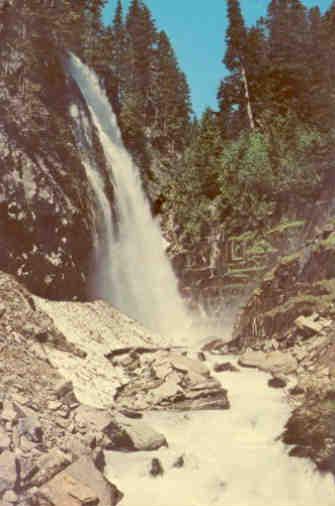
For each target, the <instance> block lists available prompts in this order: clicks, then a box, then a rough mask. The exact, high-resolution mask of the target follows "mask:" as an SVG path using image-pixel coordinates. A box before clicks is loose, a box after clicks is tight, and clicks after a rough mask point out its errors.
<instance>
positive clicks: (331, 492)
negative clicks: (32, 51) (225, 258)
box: [69, 56, 335, 506]
mask: <svg viewBox="0 0 335 506" xmlns="http://www.w3.org/2000/svg"><path fill="white" fill-rule="evenodd" d="M69 69H70V72H71V74H72V76H73V78H74V79H75V80H76V82H77V84H78V86H79V87H80V89H81V91H82V94H83V96H84V98H85V100H86V103H87V106H88V108H89V110H90V113H91V116H92V120H93V123H94V125H95V127H96V129H97V131H98V134H99V138H100V141H101V145H102V147H103V150H104V153H105V157H106V161H107V165H108V170H109V177H110V179H111V181H112V184H113V187H114V190H115V203H114V205H115V213H116V216H117V223H116V225H115V224H113V220H112V212H111V207H110V203H109V200H108V198H107V196H106V193H105V188H104V179H103V177H102V175H101V174H99V171H98V169H97V166H95V164H94V163H93V164H92V163H90V161H89V156H85V153H84V154H83V163H84V166H85V168H86V172H87V176H88V181H89V183H90V184H91V186H92V190H93V192H94V194H95V196H96V200H97V208H98V209H99V210H100V214H101V215H102V219H103V222H104V223H103V225H104V226H103V227H102V229H103V230H104V235H105V237H103V238H101V241H100V248H101V249H103V251H100V258H101V259H102V274H103V275H102V277H101V276H97V284H98V285H99V286H98V290H99V292H100V293H99V294H100V296H101V297H103V298H106V299H109V300H111V301H112V302H113V304H115V305H116V306H117V307H119V308H120V309H121V310H122V311H124V312H125V313H127V314H129V315H130V316H132V317H133V318H136V319H138V320H139V321H141V322H142V323H144V324H145V325H146V326H148V327H149V328H151V329H153V330H154V331H156V332H159V333H161V335H165V336H168V337H169V338H171V339H173V338H174V337H175V335H185V332H184V330H185V328H186V327H187V326H188V323H189V318H188V315H187V313H186V311H185V308H184V306H183V303H182V300H181V298H180V296H179V294H178V290H177V282H176V279H175V276H174V274H173V271H172V268H171V266H170V264H169V262H168V259H167V258H166V256H165V253H164V247H163V241H162V238H161V234H160V230H159V226H158V225H157V223H155V221H154V220H153V218H152V216H151V213H150V207H149V204H148V202H147V200H146V198H145V195H144V192H143V190H142V186H141V181H140V176H139V171H138V170H137V168H136V166H134V164H133V162H132V160H131V157H130V156H129V154H128V153H127V151H126V149H125V148H124V146H123V143H122V140H121V135H120V131H119V128H118V126H117V121H116V118H115V115H114V113H113V111H112V108H111V106H110V104H109V101H108V98H107V96H106V94H105V92H104V91H103V89H102V88H101V86H100V83H99V81H98V78H97V77H96V75H95V74H94V72H92V71H91V70H90V69H88V68H87V67H86V66H85V65H84V64H83V63H82V62H80V60H79V59H78V58H76V57H75V56H71V57H70V62H69ZM73 118H74V119H76V118H77V115H76V114H73ZM77 120H78V119H77ZM78 121H79V120H78ZM81 144H82V146H84V143H81ZM86 150H87V148H86ZM86 155H87V154H86ZM207 330H208V329H207ZM191 334H192V333H190V332H189V335H191ZM203 335H205V334H203ZM196 339H197V337H196V332H195V333H194V336H192V335H191V339H188V343H189V345H190V346H192V344H191V343H192V341H193V342H194V343H193V346H196V345H195V341H196ZM180 344H181V343H180ZM217 377H218V378H219V379H220V380H221V381H222V383H223V386H224V387H225V388H227V389H228V395H229V400H230V402H231V408H230V409H229V410H224V411H210V412H209V411H206V412H191V413H172V412H170V413H164V412H156V413H146V414H145V416H144V418H145V420H146V421H148V422H149V424H151V425H152V426H153V427H155V428H156V429H158V430H160V431H161V432H162V433H163V434H164V435H165V436H166V437H167V439H168V442H169V447H168V448H165V449H161V450H159V451H158V452H154V453H143V452H139V453H136V454H134V453H129V454H126V453H117V452H111V453H109V454H108V455H107V473H108V475H109V476H110V479H111V481H112V482H113V483H115V484H116V485H118V486H119V488H120V489H121V490H122V491H124V493H125V497H124V499H123V500H122V502H121V504H122V506H212V505H218V506H314V505H320V506H334V505H335V485H334V480H333V477H332V476H330V475H324V476H322V475H321V474H320V473H318V472H317V471H316V469H315V466H314V465H313V464H312V463H311V462H310V461H308V460H306V459H297V458H291V457H289V456H288V452H289V448H288V447H287V446H285V445H283V443H282V442H281V441H280V440H279V439H278V436H279V435H280V434H281V432H282V430H283V428H284V425H285V423H286V421H287V419H288V417H289V414H290V408H289V406H288V404H287V402H286V401H285V398H284V395H283V391H281V390H275V389H271V388H268V386H267V376H266V375H265V374H263V373H260V372H258V371H256V370H251V369H241V371H240V372H235V373H231V372H226V373H224V374H221V375H217ZM181 456H183V459H184V465H183V466H182V467H174V463H175V462H176V461H177V459H178V458H179V457H181ZM153 457H158V458H159V459H160V460H161V463H162V465H163V467H164V470H165V473H164V475H163V476H160V477H156V478H154V477H152V476H151V475H150V473H149V468H150V463H151V460H152V458H153Z"/></svg>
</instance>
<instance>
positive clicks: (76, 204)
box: [0, 1, 111, 299]
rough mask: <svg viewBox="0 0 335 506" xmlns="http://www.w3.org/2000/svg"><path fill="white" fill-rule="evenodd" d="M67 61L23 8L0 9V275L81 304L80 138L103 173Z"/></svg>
mask: <svg viewBox="0 0 335 506" xmlns="http://www.w3.org/2000/svg"><path fill="white" fill-rule="evenodd" d="M65 59H66V56H65V55H64V54H62V51H61V50H60V49H59V48H58V47H57V44H55V43H54V41H53V40H52V38H50V37H48V34H45V33H43V31H39V30H36V29H35V26H34V19H33V16H31V13H30V12H29V2H25V1H21V2H15V1H12V2H1V3H0V169H1V170H0V245H1V247H0V268H1V269H3V270H5V271H7V272H9V273H12V274H15V276H16V277H18V278H19V279H20V280H21V281H22V282H23V283H24V284H25V285H26V286H27V287H29V289H30V290H32V291H33V292H34V293H36V294H39V295H43V296H45V297H49V298H54V299H58V298H62V299H64V298H73V297H78V298H81V299H85V298H87V296H88V292H89V279H90V272H91V270H92V258H93V252H94V235H95V233H94V231H95V229H96V220H95V209H96V206H95V202H94V195H93V193H92V190H91V189H90V186H89V184H88V180H87V177H86V173H85V168H84V166H83V164H82V153H81V151H82V150H84V149H85V145H83V144H82V145H81V146H78V142H77V140H78V136H82V138H85V135H86V137H87V135H90V136H91V146H90V149H91V150H92V153H91V155H92V156H93V157H94V159H95V160H97V163H98V165H99V169H100V170H101V171H102V172H104V170H105V167H104V164H105V162H104V157H103V154H102V151H101V148H100V145H99V142H98V140H97V136H96V132H95V130H94V127H93V126H92V124H91V121H90V117H89V114H88V111H87V110H86V106H85V103H84V101H83V99H82V97H81V95H80V93H79V90H78V89H77V87H76V85H75V84H74V82H73V81H72V80H71V78H70V77H69V76H68V75H67V74H66V72H65V70H64V61H65ZM74 104H75V106H76V110H79V111H80V112H81V116H82V117H84V120H85V121H84V123H85V125H86V132H82V133H80V132H79V134H78V128H79V129H80V125H79V127H78V124H76V122H75V120H74V118H73V115H71V113H70V108H71V106H72V107H73V106H74ZM87 130H88V131H89V133H88V134H87ZM106 181H107V178H106ZM110 191H111V189H110Z"/></svg>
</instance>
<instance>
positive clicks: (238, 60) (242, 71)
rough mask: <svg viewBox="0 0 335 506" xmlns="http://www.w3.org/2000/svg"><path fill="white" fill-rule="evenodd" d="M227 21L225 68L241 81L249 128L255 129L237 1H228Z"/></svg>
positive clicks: (244, 36)
mask: <svg viewBox="0 0 335 506" xmlns="http://www.w3.org/2000/svg"><path fill="white" fill-rule="evenodd" d="M228 20H229V27H228V30H227V36H226V43H227V51H226V55H225V57H224V60H223V61H224V63H225V65H226V67H227V68H228V69H229V70H230V71H232V72H234V73H236V74H237V75H238V76H239V78H240V79H241V80H242V83H243V87H244V98H245V104H246V110H247V115H248V120H249V124H250V128H251V129H252V130H253V129H254V128H255V119H254V113H253V109H252V105H251V97H250V88H249V82H248V72H247V70H248V69H247V67H246V66H247V58H246V54H247V29H246V27H245V23H244V19H243V16H242V12H241V7H240V3H239V0H228Z"/></svg>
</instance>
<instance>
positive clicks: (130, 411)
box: [120, 409, 143, 419]
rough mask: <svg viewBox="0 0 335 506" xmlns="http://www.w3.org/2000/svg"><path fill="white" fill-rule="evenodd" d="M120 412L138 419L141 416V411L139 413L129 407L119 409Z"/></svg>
mask: <svg viewBox="0 0 335 506" xmlns="http://www.w3.org/2000/svg"><path fill="white" fill-rule="evenodd" d="M120 413H121V414H122V415H123V416H126V417H127V418H133V419H134V418H135V419H139V418H142V417H143V415H142V413H139V412H138V411H132V410H130V409H121V410H120Z"/></svg>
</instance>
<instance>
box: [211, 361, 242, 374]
mask: <svg viewBox="0 0 335 506" xmlns="http://www.w3.org/2000/svg"><path fill="white" fill-rule="evenodd" d="M214 371H215V372H226V371H230V372H238V371H239V369H238V367H236V366H234V365H233V364H231V363H230V362H225V363H223V364H215V366H214Z"/></svg>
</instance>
